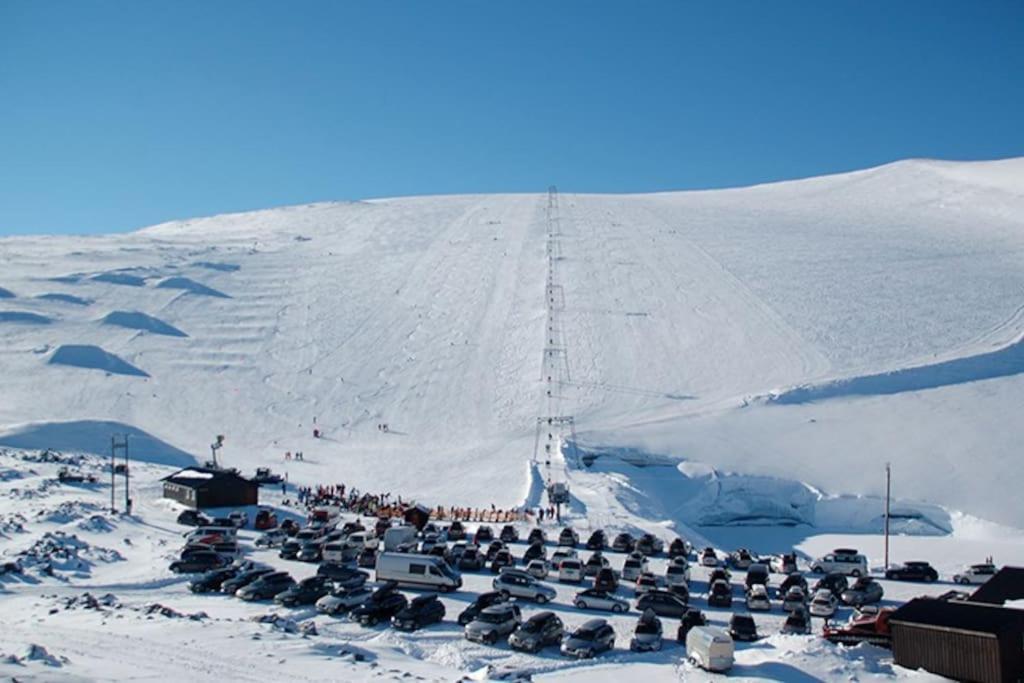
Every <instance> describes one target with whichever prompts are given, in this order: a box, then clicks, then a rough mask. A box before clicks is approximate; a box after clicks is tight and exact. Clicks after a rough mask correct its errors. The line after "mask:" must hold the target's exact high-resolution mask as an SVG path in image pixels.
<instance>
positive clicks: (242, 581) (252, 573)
mask: <svg viewBox="0 0 1024 683" xmlns="http://www.w3.org/2000/svg"><path fill="white" fill-rule="evenodd" d="M273 571H274V568H273V567H253V568H252V569H247V570H245V571H242V572H239V573H238V575H237V576H234V577H232V578H230V579H227V580H225V581H224V583H222V584H221V586H220V591H221V593H227V594H228V595H234V594H235V593H237V592H238V589H239V588H244V587H245V586H248V585H249V584H250V583H252V582H253V581H255V580H256V579H258V578H260V577H262V576H266V575H267V574H270V573H271V572H273Z"/></svg>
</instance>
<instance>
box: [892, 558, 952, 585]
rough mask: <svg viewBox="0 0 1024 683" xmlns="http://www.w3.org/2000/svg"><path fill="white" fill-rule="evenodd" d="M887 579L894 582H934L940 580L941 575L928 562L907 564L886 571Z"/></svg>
mask: <svg viewBox="0 0 1024 683" xmlns="http://www.w3.org/2000/svg"><path fill="white" fill-rule="evenodd" d="M885 578H887V579H891V580H893V581H927V582H929V583H931V582H932V581H938V580H939V573H938V572H937V571H935V568H934V567H933V566H931V565H930V564H928V563H927V562H907V563H906V564H904V565H903V566H901V567H893V568H892V569H886V570H885Z"/></svg>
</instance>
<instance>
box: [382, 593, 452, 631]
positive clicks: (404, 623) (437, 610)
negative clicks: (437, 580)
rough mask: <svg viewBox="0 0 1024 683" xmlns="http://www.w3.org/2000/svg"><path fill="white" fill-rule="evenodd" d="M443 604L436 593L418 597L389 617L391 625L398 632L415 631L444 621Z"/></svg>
mask: <svg viewBox="0 0 1024 683" xmlns="http://www.w3.org/2000/svg"><path fill="white" fill-rule="evenodd" d="M444 613H445V610H444V603H442V602H441V601H440V600H438V599H437V594H436V593H428V594H426V595H420V596H417V597H415V598H413V599H412V602H410V603H409V604H408V605H406V606H405V607H404V608H403V609H401V610H399V611H398V613H397V614H395V616H393V617H391V625H392V626H394V627H395V628H396V629H398V630H399V631H415V630H417V629H421V628H423V627H424V626H429V625H430V624H436V623H438V622H440V621H442V620H443V619H444Z"/></svg>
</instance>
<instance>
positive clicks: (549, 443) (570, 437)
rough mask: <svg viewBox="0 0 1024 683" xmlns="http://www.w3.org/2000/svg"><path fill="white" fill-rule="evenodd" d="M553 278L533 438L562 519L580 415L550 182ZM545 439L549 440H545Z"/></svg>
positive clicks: (537, 458) (558, 225) (549, 238)
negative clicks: (568, 393)
mask: <svg viewBox="0 0 1024 683" xmlns="http://www.w3.org/2000/svg"><path fill="white" fill-rule="evenodd" d="M546 219H547V220H546V229H547V239H546V251H547V278H546V284H545V297H544V298H545V308H546V311H547V315H546V321H545V334H544V336H545V344H544V358H543V362H542V363H541V383H542V385H543V387H544V397H543V400H542V405H543V406H544V413H543V414H542V415H540V416H539V417H537V431H536V435H535V437H534V443H533V463H534V466H536V467H538V468H540V467H541V466H543V470H542V471H543V473H544V484H545V490H546V492H547V496H548V502H549V503H550V504H551V505H554V506H555V510H556V514H557V518H558V521H561V519H562V506H563V505H567V504H568V503H569V482H568V477H567V474H566V469H565V460H564V452H563V451H562V447H563V445H566V446H568V447H569V448H570V449H571V450H572V452H573V454H574V455H573V459H574V461H577V462H578V460H579V458H578V457H577V456H576V455H575V453H576V447H577V446H576V420H575V418H574V417H573V416H572V415H564V414H563V413H562V405H561V403H562V396H561V394H560V391H561V389H562V387H565V386H567V385H568V383H569V382H570V380H571V377H570V375H569V350H568V347H567V345H566V339H565V334H564V329H563V325H562V316H563V314H564V312H565V288H564V287H563V286H562V284H561V283H560V282H559V277H558V275H559V272H558V271H559V262H560V261H561V260H562V242H561V238H562V224H561V219H560V215H559V202H558V188H556V187H555V186H554V185H552V186H551V187H550V188H548V200H547V207H546ZM542 444H543V446H542Z"/></svg>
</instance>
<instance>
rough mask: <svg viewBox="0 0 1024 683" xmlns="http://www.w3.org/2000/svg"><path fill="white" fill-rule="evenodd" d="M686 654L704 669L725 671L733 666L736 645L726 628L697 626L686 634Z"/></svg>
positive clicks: (718, 671)
mask: <svg viewBox="0 0 1024 683" xmlns="http://www.w3.org/2000/svg"><path fill="white" fill-rule="evenodd" d="M686 655H687V657H688V658H689V659H690V661H692V662H693V663H694V664H695V665H697V666H699V667H700V668H702V669H706V670H708V671H714V672H717V673H724V672H726V671H728V670H729V669H731V668H732V665H733V661H734V656H735V645H734V644H733V642H732V636H731V635H729V632H728V631H726V630H725V629H721V628H714V627H711V626H695V627H694V628H692V629H691V630H690V632H689V633H687V634H686Z"/></svg>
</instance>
